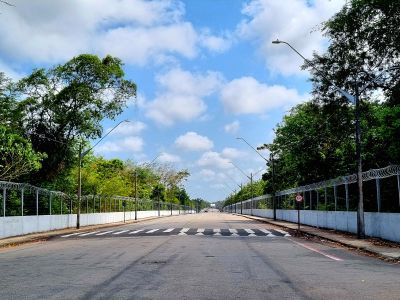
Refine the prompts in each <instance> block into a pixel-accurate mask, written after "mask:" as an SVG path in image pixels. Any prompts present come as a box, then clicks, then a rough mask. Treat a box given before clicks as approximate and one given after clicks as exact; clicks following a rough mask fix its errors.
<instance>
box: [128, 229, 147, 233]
mask: <svg viewBox="0 0 400 300" xmlns="http://www.w3.org/2000/svg"><path fill="white" fill-rule="evenodd" d="M143 230H144V229H139V230H135V231H132V232H129V234H136V233H139V232H141V231H143Z"/></svg>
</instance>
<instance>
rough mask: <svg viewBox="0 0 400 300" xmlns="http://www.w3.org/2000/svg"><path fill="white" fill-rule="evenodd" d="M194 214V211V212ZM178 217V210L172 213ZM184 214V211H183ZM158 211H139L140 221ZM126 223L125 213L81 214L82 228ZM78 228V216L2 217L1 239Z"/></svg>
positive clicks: (131, 215) (162, 213)
mask: <svg viewBox="0 0 400 300" xmlns="http://www.w3.org/2000/svg"><path fill="white" fill-rule="evenodd" d="M192 213H194V211H192ZM172 214H173V215H178V214H179V211H178V210H173V211H172ZM181 214H183V211H181ZM169 215H171V211H170V210H161V211H160V216H169ZM157 216H158V211H157V210H153V211H138V212H137V217H138V219H144V218H149V217H157ZM133 219H135V212H134V211H127V212H125V220H127V221H128V220H133ZM122 221H124V213H123V212H112V213H94V214H81V220H80V223H81V226H87V225H98V224H108V223H115V222H122ZM75 226H76V214H72V215H51V216H50V215H41V216H23V217H0V238H6V237H11V236H18V235H24V234H28V233H37V232H44V231H50V230H56V229H63V228H69V227H75Z"/></svg>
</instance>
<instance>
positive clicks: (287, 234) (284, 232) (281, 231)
mask: <svg viewBox="0 0 400 300" xmlns="http://www.w3.org/2000/svg"><path fill="white" fill-rule="evenodd" d="M274 230H275V231H278V232H280V233H282V234H283V235H284V236H290V234H289V233H287V232H286V231H283V230H280V229H274Z"/></svg>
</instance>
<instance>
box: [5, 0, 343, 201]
mask: <svg viewBox="0 0 400 300" xmlns="http://www.w3.org/2000/svg"><path fill="white" fill-rule="evenodd" d="M9 2H11V3H13V4H15V7H8V6H4V7H2V14H1V15H0V37H1V43H0V71H3V72H5V73H6V74H7V75H8V76H10V77H12V78H14V79H18V78H21V77H22V76H24V75H27V74H29V73H30V72H31V71H32V69H33V68H37V67H48V66H52V65H54V64H57V63H63V62H65V61H67V60H69V59H70V58H72V57H73V56H75V55H78V54H80V53H94V54H97V55H100V56H104V55H106V54H111V55H114V56H117V57H119V58H121V59H122V60H123V62H124V63H125V65H124V70H125V72H126V77H127V78H128V79H131V80H133V81H135V82H136V84H137V86H138V97H137V99H136V103H133V101H131V102H130V103H129V105H128V107H127V108H126V110H125V111H124V113H123V114H122V115H121V116H120V117H118V119H117V120H114V121H111V120H106V121H105V122H104V128H105V130H107V129H109V128H112V127H113V126H114V124H116V123H117V122H119V121H120V120H123V119H129V120H130V121H131V122H130V123H124V124H123V126H120V127H118V129H117V130H116V131H114V132H113V133H112V134H110V135H109V136H108V137H107V139H106V140H104V141H103V142H102V143H101V144H99V145H98V146H97V147H96V153H97V154H100V155H103V156H104V157H106V158H114V157H116V158H121V159H133V160H134V161H137V162H139V163H142V162H146V161H150V160H152V159H153V158H154V157H156V156H158V155H159V158H158V159H157V161H158V162H160V163H169V164H172V165H173V166H174V167H175V168H176V169H183V168H185V169H188V170H189V172H190V173H191V176H190V178H189V179H188V181H187V182H185V187H186V189H187V191H188V192H189V194H190V196H191V197H192V198H195V197H201V198H203V199H205V200H209V201H217V200H223V199H224V198H225V197H226V195H227V194H229V193H231V192H232V190H234V189H236V188H237V187H236V183H246V182H247V181H248V180H247V179H246V178H245V177H244V176H243V175H242V174H241V173H240V172H239V171H238V170H237V169H235V167H234V166H233V165H232V164H230V163H229V162H230V161H232V162H234V163H235V164H236V165H237V166H239V167H240V168H242V169H243V170H244V171H245V172H246V173H248V174H250V173H251V172H253V173H255V172H258V171H259V170H262V169H265V162H264V161H263V160H262V159H261V158H260V157H259V156H258V155H257V154H256V153H254V151H253V150H251V149H250V148H249V147H248V146H247V145H246V144H245V143H243V142H242V141H240V140H237V139H236V137H242V138H245V139H246V140H247V141H248V142H249V143H250V144H252V145H253V146H254V147H256V146H258V145H261V144H263V143H269V142H271V141H272V139H273V137H274V133H273V128H274V127H275V126H276V124H277V123H279V122H280V121H281V120H282V117H283V116H284V114H285V113H286V112H287V111H288V110H289V109H290V108H291V107H292V106H293V105H296V104H297V103H301V102H303V101H305V100H307V99H308V94H309V92H310V83H309V82H308V81H307V76H308V73H307V72H306V71H301V70H300V68H299V66H300V65H301V64H302V61H301V59H300V58H299V57H297V56H296V55H295V54H294V53H293V52H291V51H290V49H288V48H287V47H285V46H284V45H272V44H271V41H272V40H274V39H276V38H279V39H282V40H285V41H288V42H290V43H291V44H292V45H293V46H295V47H296V48H297V49H298V50H299V51H300V52H302V53H303V54H304V55H305V56H311V54H312V52H313V51H319V52H321V51H323V49H324V48H325V47H326V45H327V41H326V40H325V39H324V38H323V37H322V35H321V33H320V32H319V31H318V28H319V25H320V24H321V22H323V21H325V20H327V19H328V18H329V17H331V16H332V15H333V14H334V13H335V12H337V11H338V10H339V9H340V8H341V6H342V5H343V4H344V0H340V1H339V0H335V1H328V0H315V1H304V0H284V1H276V0H246V1H242V0H186V1H177V0H158V1H144V0H118V1H117V0H57V1H54V0H35V1H22V0H14V1H12V0H10V1H9ZM93 142H95V141H93ZM263 155H264V156H266V157H268V152H264V153H263ZM261 174H262V172H259V173H258V174H257V176H256V178H259V177H260V176H261ZM235 182H236V183H235Z"/></svg>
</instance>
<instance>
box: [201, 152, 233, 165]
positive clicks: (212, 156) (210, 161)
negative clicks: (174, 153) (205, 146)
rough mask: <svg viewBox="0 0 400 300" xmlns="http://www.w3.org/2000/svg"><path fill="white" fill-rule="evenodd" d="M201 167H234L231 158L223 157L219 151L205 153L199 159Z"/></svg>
mask: <svg viewBox="0 0 400 300" xmlns="http://www.w3.org/2000/svg"><path fill="white" fill-rule="evenodd" d="M197 164H198V165H199V166H200V167H211V168H219V169H229V168H232V165H231V163H230V162H229V159H227V158H224V157H222V155H221V154H220V153H218V152H213V151H207V152H205V153H203V155H202V156H201V157H200V159H199V160H198V161H197Z"/></svg>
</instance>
